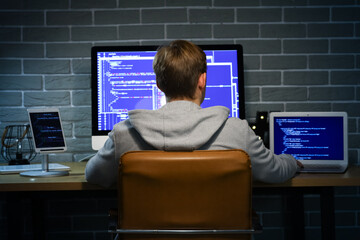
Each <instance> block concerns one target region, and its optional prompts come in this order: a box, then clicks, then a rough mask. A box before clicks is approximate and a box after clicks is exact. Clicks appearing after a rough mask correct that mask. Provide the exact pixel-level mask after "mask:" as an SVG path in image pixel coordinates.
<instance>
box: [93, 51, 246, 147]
mask: <svg viewBox="0 0 360 240" xmlns="http://www.w3.org/2000/svg"><path fill="white" fill-rule="evenodd" d="M200 47H201V48H202V49H203V50H204V52H205V54H206V59H207V88H206V95H205V100H204V102H203V103H202V105H201V107H203V108H205V107H210V106H217V105H222V106H225V107H228V108H229V109H230V114H229V117H239V118H241V119H244V118H245V102H244V101H245V100H244V68H243V51H242V46H241V45H202V46H200ZM157 49H158V46H95V47H93V48H92V49H91V72H92V85H91V87H92V148H93V149H94V150H98V149H100V148H101V147H102V146H103V144H104V142H105V141H106V139H107V134H108V133H109V131H111V130H112V129H113V126H114V125H115V124H116V123H118V122H120V121H123V120H125V119H127V118H128V111H129V110H132V109H150V110H151V109H153V110H155V109H158V108H160V107H161V106H163V105H164V104H165V96H164V93H163V92H161V91H160V90H159V89H158V88H157V86H156V78H155V73H154V71H153V68H152V63H153V60H154V57H155V54H156V50H157Z"/></svg>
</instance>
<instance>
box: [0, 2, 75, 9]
mask: <svg viewBox="0 0 360 240" xmlns="http://www.w3.org/2000/svg"><path fill="white" fill-rule="evenodd" d="M66 8H69V3H68V1H67V0H58V1H46V0H31V1H23V0H3V1H2V4H1V5H0V9H31V10H34V9H66Z"/></svg>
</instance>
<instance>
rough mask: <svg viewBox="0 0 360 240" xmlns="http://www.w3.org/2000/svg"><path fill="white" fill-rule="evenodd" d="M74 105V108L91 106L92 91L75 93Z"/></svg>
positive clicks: (73, 93)
mask: <svg viewBox="0 0 360 240" xmlns="http://www.w3.org/2000/svg"><path fill="white" fill-rule="evenodd" d="M72 104H73V105H74V106H89V105H91V91H73V92H72Z"/></svg>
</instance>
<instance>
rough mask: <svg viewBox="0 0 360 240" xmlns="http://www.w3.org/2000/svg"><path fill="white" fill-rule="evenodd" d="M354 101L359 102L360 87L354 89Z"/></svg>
mask: <svg viewBox="0 0 360 240" xmlns="http://www.w3.org/2000/svg"><path fill="white" fill-rule="evenodd" d="M356 100H358V101H359V100H360V87H356Z"/></svg>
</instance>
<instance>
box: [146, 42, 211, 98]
mask: <svg viewBox="0 0 360 240" xmlns="http://www.w3.org/2000/svg"><path fill="white" fill-rule="evenodd" d="M153 68H154V72H155V74H156V84H157V86H158V88H159V89H160V90H161V91H163V92H164V93H165V95H166V97H168V98H178V97H188V98H191V99H193V98H194V95H195V90H196V86H197V83H198V80H199V77H200V75H201V74H202V73H205V72H206V55H205V53H204V51H203V50H202V49H201V48H200V47H198V46H196V45H195V44H193V43H191V42H188V41H185V40H176V41H173V42H171V43H170V44H169V45H168V46H162V47H160V48H159V49H158V52H157V53H156V55H155V59H154V62H153Z"/></svg>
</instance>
